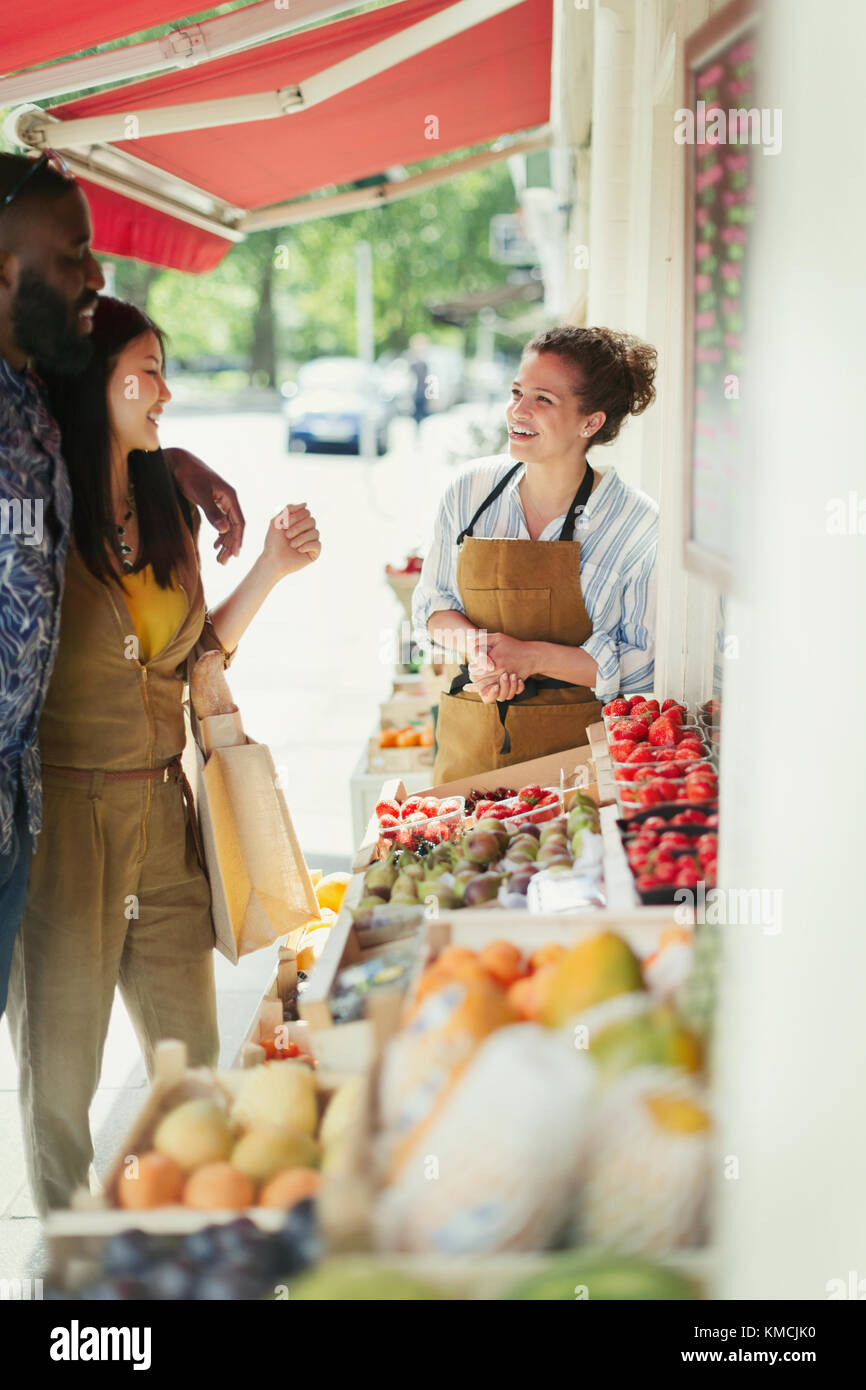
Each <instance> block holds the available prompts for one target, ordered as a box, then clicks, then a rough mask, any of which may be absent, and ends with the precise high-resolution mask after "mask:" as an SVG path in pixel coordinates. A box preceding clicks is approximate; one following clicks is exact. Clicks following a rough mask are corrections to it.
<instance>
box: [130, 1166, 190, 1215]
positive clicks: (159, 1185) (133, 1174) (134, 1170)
mask: <svg viewBox="0 0 866 1390" xmlns="http://www.w3.org/2000/svg"><path fill="white" fill-rule="evenodd" d="M183 1179H184V1173H183V1169H182V1168H181V1166H180V1164H179V1163H175V1161H174V1159H173V1158H169V1157H168V1155H167V1154H160V1153H156V1152H151V1153H145V1154H142V1155H141V1157H140V1158H139V1159H138V1161H137V1163H136V1164H130V1165H129V1166H127V1165H126V1164H124V1168H123V1172H122V1174H121V1176H120V1177H119V1178H118V1180H117V1201H118V1204H119V1205H120V1206H122V1207H124V1208H125V1209H126V1210H127V1211H144V1210H146V1209H147V1208H148V1207H166V1206H171V1205H172V1204H173V1203H174V1202H179V1201H180V1194H181V1191H182V1189H183Z"/></svg>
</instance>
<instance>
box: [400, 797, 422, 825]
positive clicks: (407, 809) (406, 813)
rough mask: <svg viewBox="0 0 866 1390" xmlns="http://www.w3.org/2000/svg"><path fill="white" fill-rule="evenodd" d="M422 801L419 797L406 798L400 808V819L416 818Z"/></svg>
mask: <svg viewBox="0 0 866 1390" xmlns="http://www.w3.org/2000/svg"><path fill="white" fill-rule="evenodd" d="M422 799H423V798H422V797H420V796H409V797H407V798H406V800H405V801H404V802H403V805H402V806H401V807H400V819H401V820H408V819H409V817H410V816H417V814H418V812H419V811H420V809H421V801H422Z"/></svg>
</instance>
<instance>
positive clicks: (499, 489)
mask: <svg viewBox="0 0 866 1390" xmlns="http://www.w3.org/2000/svg"><path fill="white" fill-rule="evenodd" d="M522 467H523V464H522V463H515V465H514V467H513V468H509V470H508V472H507V473H506V475H505V477H504V478H500V480H499V482H498V483H497V484H496V487H495V488H494V489H493V491H492V492H490V493H488V494H487V496H486V497H485V499H484V501H483V502H482V503H481V506H480V507H479V508H478V511H477V512H476V513H475V515H474V516H473V518H472V520H471V521H470V523H469V525H468V526H464V528H463V530H462V531H461V532H460V535H459V536H458V537H457V544H458V545H462V544H463V541H464V539H465V538H466V536H471V535H472V532H473V530H474V527H475V523H476V521H477V520H478V518H479V517H480V516H482V515H483V514H484V512H486V511H487V508H488V507H490V506H492V505H493V503H494V502H495V501H496V499H497V497H498V496H499V495H500V493H503V492H504V491H505V489H506V488H507V487H508V484H509V483H510V482H511V479H512V478H513V477H514V475H515V473H516V472H517V470H518V469H519V468H522Z"/></svg>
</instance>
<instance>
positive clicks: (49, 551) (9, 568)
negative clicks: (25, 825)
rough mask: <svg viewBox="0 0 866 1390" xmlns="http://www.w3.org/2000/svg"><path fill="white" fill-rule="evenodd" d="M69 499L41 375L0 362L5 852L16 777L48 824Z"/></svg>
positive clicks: (1, 835)
mask: <svg viewBox="0 0 866 1390" xmlns="http://www.w3.org/2000/svg"><path fill="white" fill-rule="evenodd" d="M71 516H72V493H71V490H70V486H69V477H68V475H67V472H66V465H65V464H64V462H63V456H62V454H61V452H60V431H59V430H58V428H57V425H56V423H55V421H54V420H53V419H52V417H51V415H50V414H49V412H48V409H47V407H46V405H45V402H44V401H43V399H42V396H41V394H40V390H39V384H38V381H37V378H36V377H35V376H34V375H33V374H32V373H31V372H29V371H25V372H16V371H14V370H13V368H12V367H10V365H9V363H8V362H6V361H5V359H4V358H2V357H0V854H2V853H8V851H9V849H10V847H11V844H12V820H13V815H14V810H15V798H16V795H17V791H18V784H19V780H20V782H21V783H22V784H23V789H24V794H25V796H26V798H27V812H28V820H29V824H30V830H31V833H32V834H33V836H34V839H35V836H36V835H37V834H38V832H39V830H40V828H41V825H42V783H41V777H40V766H39V745H38V740H37V729H38V724H39V716H40V714H41V712H42V705H43V702H44V699H45V692H46V691H47V689H48V682H49V681H50V679H51V672H52V671H53V669H54V658H55V656H56V655H57V642H58V638H59V635H60V600H61V598H62V595H63V570H64V566H65V563H66V545H67V541H68V538H69V526H70V519H71Z"/></svg>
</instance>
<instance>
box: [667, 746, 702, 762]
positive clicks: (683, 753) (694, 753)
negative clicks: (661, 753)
mask: <svg viewBox="0 0 866 1390" xmlns="http://www.w3.org/2000/svg"><path fill="white" fill-rule="evenodd" d="M704 752H705V750H704V749H703V748H702V747H701V746H700V744H694V743H681V744H680V745H679V747H678V748H675V749H674V757H675V758H676V760H677V762H678V763H693V762H695V760H696V759H697V758H702V757H703V756H704Z"/></svg>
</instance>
